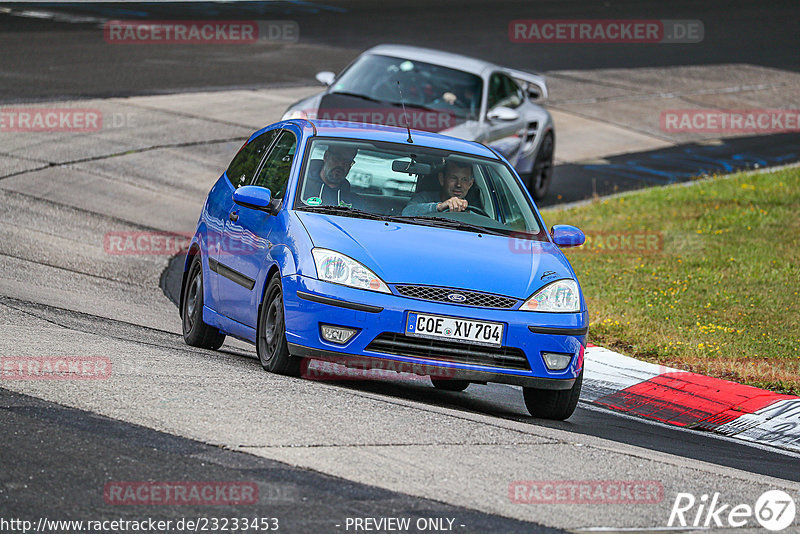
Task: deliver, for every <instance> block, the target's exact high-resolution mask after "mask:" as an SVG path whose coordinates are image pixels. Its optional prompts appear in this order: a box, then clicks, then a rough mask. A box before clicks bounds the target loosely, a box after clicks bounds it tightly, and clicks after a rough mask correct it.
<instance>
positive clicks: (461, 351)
mask: <svg viewBox="0 0 800 534" xmlns="http://www.w3.org/2000/svg"><path fill="white" fill-rule="evenodd" d="M366 350H368V351H373V352H382V353H384V354H395V355H398V356H409V357H412V358H427V359H430V360H441V361H445V362H452V363H469V364H475V365H487V366H490V367H500V368H503V369H516V370H522V371H530V370H531V366H530V364H529V363H528V358H527V357H526V356H525V353H524V352H522V350H521V349H518V348H516V347H488V346H484V345H473V344H469V343H455V342H449V341H437V340H435V339H426V338H420V337H413V336H406V335H405V334H398V333H395V332H384V333H383V334H381V335H379V336H378V337H376V338H375V339H373V340H372V342H371V343H370V344H369V345H368V346H367V348H366Z"/></svg>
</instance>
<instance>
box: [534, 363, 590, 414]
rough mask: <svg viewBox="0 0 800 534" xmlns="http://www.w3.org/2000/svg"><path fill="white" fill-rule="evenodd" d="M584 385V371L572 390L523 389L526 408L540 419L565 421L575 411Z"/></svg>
mask: <svg viewBox="0 0 800 534" xmlns="http://www.w3.org/2000/svg"><path fill="white" fill-rule="evenodd" d="M582 384H583V371H581V374H579V375H578V378H577V379H576V380H575V384H573V386H572V387H571V388H570V389H562V390H553V389H537V388H530V387H523V388H522V395H523V397H524V399H525V407H526V408H528V412H530V414H531V415H532V416H533V417H539V418H540V419H556V420H559V421H563V420H564V419H567V418H568V417H569V416H570V415H572V413H573V412H574V411H575V407H576V406H577V405H578V398H579V397H580V396H581V386H582Z"/></svg>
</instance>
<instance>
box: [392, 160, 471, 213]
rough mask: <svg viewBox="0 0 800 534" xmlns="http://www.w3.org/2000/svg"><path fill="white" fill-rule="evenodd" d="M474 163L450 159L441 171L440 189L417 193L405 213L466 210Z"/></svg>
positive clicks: (409, 202) (404, 210)
mask: <svg viewBox="0 0 800 534" xmlns="http://www.w3.org/2000/svg"><path fill="white" fill-rule="evenodd" d="M473 183H475V180H474V178H473V177H472V165H470V164H469V163H461V162H460V161H457V160H448V161H447V163H446V164H445V166H444V172H440V173H439V185H441V189H439V190H438V191H420V192H418V193H416V194H415V195H414V196H413V197H411V200H409V201H408V205H407V206H406V207H405V209H403V215H410V216H415V215H435V214H437V213H439V212H442V211H448V210H449V211H464V210H466V209H467V206H469V202H467V200H466V198H465V197H466V196H467V193H469V190H470V188H471V187H472V184H473Z"/></svg>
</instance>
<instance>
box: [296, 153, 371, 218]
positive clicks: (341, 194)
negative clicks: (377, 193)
mask: <svg viewBox="0 0 800 534" xmlns="http://www.w3.org/2000/svg"><path fill="white" fill-rule="evenodd" d="M357 154H358V149H356V148H352V147H347V146H341V145H331V146H329V147H328V149H327V150H326V151H325V154H324V155H323V156H322V165H321V166H319V168H317V169H314V168H313V162H314V161H313V160H312V162H311V163H312V165H311V166H310V168H309V173H308V176H307V177H306V185H305V188H304V189H305V197H306V198H304V199H303V200H304V201H305V203H306V204H308V205H323V206H347V207H350V208H356V209H363V202H362V199H361V197H360V196H359V195H357V194H356V193H353V192H352V191H351V190H350V182H349V181H348V180H347V173H349V172H350V167H352V166H353V163H354V162H355V157H356V155H357ZM316 161H317V162H319V160H316ZM309 200H311V201H312V202H309Z"/></svg>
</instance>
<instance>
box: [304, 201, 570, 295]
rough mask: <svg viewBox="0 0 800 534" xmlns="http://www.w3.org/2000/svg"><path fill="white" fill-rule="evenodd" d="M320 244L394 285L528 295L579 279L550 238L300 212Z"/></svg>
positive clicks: (317, 245) (310, 231)
mask: <svg viewBox="0 0 800 534" xmlns="http://www.w3.org/2000/svg"><path fill="white" fill-rule="evenodd" d="M295 213H296V214H297V216H298V217H299V218H300V220H301V221H302V222H303V225H304V226H305V227H306V230H308V233H309V235H310V236H311V240H312V241H313V243H314V246H315V247H320V248H327V249H331V250H335V251H337V252H341V253H342V254H346V255H347V256H350V257H351V258H353V259H354V260H357V261H359V262H361V263H362V264H364V266H366V267H368V268H369V269H371V270H372V271H373V272H375V274H377V275H378V276H379V277H381V278H382V279H383V280H384V281H385V282H386V283H388V284H420V285H432V286H444V287H453V288H459V289H469V290H474V291H486V292H489V293H495V294H498V295H506V296H509V297H514V298H517V299H527V298H528V297H530V296H531V294H533V292H534V291H536V290H537V289H539V288H540V287H542V286H544V285H546V284H547V283H549V282H552V281H553V280H558V279H560V278H573V273H572V269H571V268H570V266H569V263H568V262H567V259H566V258H565V257H564V255H563V254H562V253H561V251H560V250H559V249H558V247H557V246H556V245H554V244H552V243H549V242H541V241H528V240H524V241H523V240H515V239H513V238H508V237H504V236H495V235H486V234H481V236H480V237H478V234H477V233H474V232H466V231H463V230H453V229H449V228H433V227H430V226H420V225H415V224H397V223H393V222H384V221H376V220H368V219H357V218H353V217H342V216H336V215H324V214H320V213H308V212H299V211H298V212H295Z"/></svg>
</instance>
